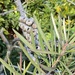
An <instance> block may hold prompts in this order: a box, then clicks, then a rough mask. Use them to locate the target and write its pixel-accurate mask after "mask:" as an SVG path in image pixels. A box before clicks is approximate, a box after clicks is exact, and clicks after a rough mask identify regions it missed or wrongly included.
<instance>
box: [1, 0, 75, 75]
mask: <svg viewBox="0 0 75 75" xmlns="http://www.w3.org/2000/svg"><path fill="white" fill-rule="evenodd" d="M22 4H23V7H24V9H25V11H26V14H27V16H28V17H34V19H35V22H36V24H37V25H38V31H39V42H40V46H41V50H43V51H38V52H37V51H36V49H35V46H33V44H32V46H33V48H32V47H31V46H30V44H29V43H28V42H27V41H26V40H25V39H24V38H23V37H22V36H21V35H19V34H18V33H17V32H16V31H15V30H14V32H15V33H16V35H18V36H19V38H20V40H21V41H22V42H23V43H24V44H26V45H27V46H28V47H29V48H30V49H31V50H33V49H34V50H35V51H33V52H34V56H35V57H36V59H37V61H36V63H38V64H37V65H36V63H35V64H34V61H33V60H32V59H31V58H30V57H29V55H28V54H27V52H25V50H24V48H23V46H22V44H20V47H21V49H16V48H14V49H13V50H12V53H11V55H10V59H9V58H8V64H5V62H4V61H3V60H2V59H4V57H5V55H6V51H7V49H6V45H5V43H4V42H3V41H2V38H0V57H1V58H2V59H1V58H0V61H1V62H2V63H3V65H5V66H6V68H7V69H8V70H9V71H10V72H9V71H8V70H5V69H4V72H5V74H7V75H8V73H9V75H11V74H12V73H13V75H15V74H14V72H15V73H16V74H17V75H20V74H22V75H24V74H25V73H26V74H28V75H29V74H32V75H36V73H38V74H39V75H42V74H41V72H42V73H44V72H45V73H48V72H49V71H50V72H55V75H73V74H74V73H75V50H74V49H75V1H74V0H22ZM0 8H1V9H0V30H1V28H2V27H3V28H4V34H5V36H6V38H7V39H9V42H10V44H11V42H12V39H13V38H14V32H13V30H12V28H14V29H16V30H17V31H18V32H19V33H21V31H20V29H19V21H18V19H19V17H20V14H19V12H18V11H17V7H16V6H15V3H14V1H13V0H0ZM51 13H52V14H51ZM35 16H36V17H35ZM40 26H41V28H42V30H40ZM55 27H56V28H55ZM43 32H44V33H43ZM59 40H60V41H59ZM24 41H26V42H27V43H25V42H24ZM33 41H34V40H33ZM43 41H44V42H45V44H46V46H47V47H48V49H47V50H48V51H47V53H46V51H45V49H44V45H43ZM67 42H68V43H67ZM64 50H65V51H64ZM21 51H22V52H23V56H22V59H23V62H22V64H23V65H22V67H23V69H24V71H21V70H20V66H19V58H20V55H19V52H21ZM42 52H43V53H42ZM62 52H63V53H62ZM40 53H42V55H41V54H40ZM49 53H50V55H49ZM49 56H50V57H49ZM60 57H61V58H60ZM58 58H60V59H59V61H60V62H58V63H57V59H58ZM17 63H18V64H17ZM55 63H56V64H55ZM12 64H13V65H14V66H12V67H15V66H16V67H17V68H16V70H15V69H13V68H12V67H10V66H9V65H12ZM40 64H41V67H42V69H43V70H42V69H41V68H40V67H39V65H40ZM53 65H55V67H53V68H52V66H53ZM7 66H9V67H7ZM36 66H37V67H36ZM28 68H29V69H28ZM13 71H14V72H13Z"/></svg>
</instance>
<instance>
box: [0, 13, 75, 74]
mask: <svg viewBox="0 0 75 75" xmlns="http://www.w3.org/2000/svg"><path fill="white" fill-rule="evenodd" d="M34 18H35V22H36V24H37V27H38V32H39V35H40V36H39V43H40V48H41V49H40V50H38V49H36V47H35V44H34V40H32V43H31V44H30V43H29V42H28V41H27V40H26V39H25V38H24V37H23V36H22V35H20V34H19V33H18V32H17V31H15V30H14V32H15V33H16V35H17V36H18V37H19V39H20V40H21V41H22V42H23V43H24V44H26V45H27V46H28V47H29V48H30V49H31V51H32V52H33V53H34V57H35V58H33V57H32V56H30V54H29V53H28V52H27V50H26V49H25V47H24V46H23V45H22V44H21V43H19V46H20V48H21V50H22V52H23V53H24V55H25V56H26V57H27V58H28V59H29V63H28V65H27V66H26V68H24V70H23V72H19V71H20V66H19V65H18V69H17V70H18V71H17V72H16V70H15V71H14V72H15V73H18V72H19V74H21V75H24V74H25V73H26V72H27V73H28V68H30V67H31V66H30V65H33V66H34V68H33V70H34V72H32V71H31V70H30V71H29V72H31V73H32V75H34V74H35V75H36V73H37V72H36V71H38V73H39V74H40V75H42V74H46V71H47V72H48V71H50V72H51V71H55V75H58V74H59V75H72V74H73V71H74V70H75V68H74V66H75V54H74V53H75V51H74V49H75V47H74V46H75V44H74V39H75V34H70V31H69V30H67V27H66V26H65V19H63V20H62V21H60V23H63V26H62V25H59V27H57V26H56V22H55V18H54V17H53V14H52V13H51V20H52V23H53V24H52V25H51V26H52V29H50V30H51V37H50V38H51V40H50V42H48V40H47V39H46V37H45V35H44V33H43V31H42V30H41V28H40V23H39V22H38V20H37V19H36V17H35V15H34ZM59 28H61V30H59ZM66 31H67V32H69V34H70V35H69V34H68V33H66ZM59 32H61V33H59ZM61 34H62V36H61ZM31 35H32V36H33V33H32V32H31ZM58 37H59V38H58ZM54 38H55V39H54ZM57 41H58V42H57ZM43 43H45V45H44V44H43ZM45 47H47V48H48V49H45ZM49 56H50V57H49ZM49 58H50V59H49ZM24 61H25V62H26V60H24ZM24 61H23V62H24ZM35 61H36V62H35ZM41 61H42V62H41ZM0 62H2V63H3V64H4V65H5V67H6V68H7V69H8V70H9V71H11V69H12V68H11V67H9V66H8V67H7V65H8V64H6V63H5V62H4V61H3V60H2V59H0ZM24 65H25V64H24ZM23 67H24V66H23ZM41 68H42V69H41ZM11 72H12V73H13V69H12V71H11ZM17 75H18V74H17Z"/></svg>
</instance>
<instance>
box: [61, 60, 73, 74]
mask: <svg viewBox="0 0 75 75" xmlns="http://www.w3.org/2000/svg"><path fill="white" fill-rule="evenodd" d="M60 63H61V64H62V65H63V66H64V67H65V69H66V70H67V72H68V73H69V75H73V74H72V72H71V71H70V69H69V68H68V67H67V66H66V65H65V64H64V63H63V62H62V61H60Z"/></svg>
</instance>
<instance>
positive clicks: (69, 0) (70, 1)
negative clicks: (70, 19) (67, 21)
mask: <svg viewBox="0 0 75 75" xmlns="http://www.w3.org/2000/svg"><path fill="white" fill-rule="evenodd" d="M67 1H68V2H69V3H71V4H73V5H75V3H74V2H72V1H70V0H67Z"/></svg>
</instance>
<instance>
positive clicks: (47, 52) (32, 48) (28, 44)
mask: <svg viewBox="0 0 75 75" xmlns="http://www.w3.org/2000/svg"><path fill="white" fill-rule="evenodd" d="M13 31H14V32H15V34H16V35H17V36H18V38H19V39H20V40H21V41H22V42H23V43H24V44H26V45H27V46H28V47H29V48H30V49H31V51H33V52H35V53H36V54H37V53H45V54H57V55H59V53H57V52H52V51H43V50H37V49H35V47H34V46H33V44H30V43H29V42H28V41H27V40H26V39H25V38H24V37H23V36H22V35H20V34H19V33H18V32H17V31H15V30H14V29H13ZM48 46H49V44H48Z"/></svg>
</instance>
